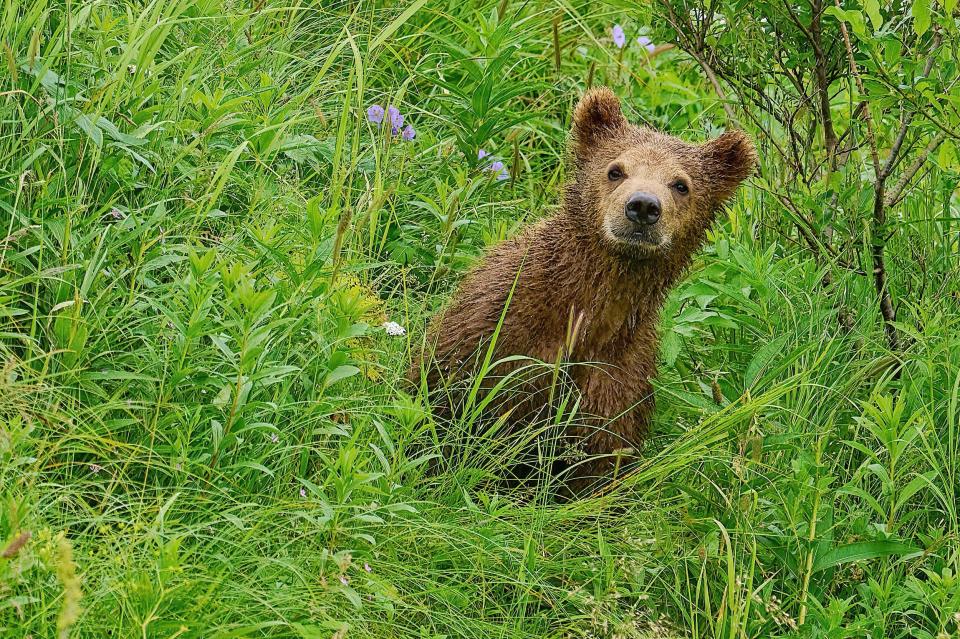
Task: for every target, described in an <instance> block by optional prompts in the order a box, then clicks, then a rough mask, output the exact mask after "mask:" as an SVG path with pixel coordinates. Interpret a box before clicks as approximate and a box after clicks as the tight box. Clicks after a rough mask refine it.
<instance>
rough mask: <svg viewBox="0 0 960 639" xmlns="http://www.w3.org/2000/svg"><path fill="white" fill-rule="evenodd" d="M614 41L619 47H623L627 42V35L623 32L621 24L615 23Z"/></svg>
mask: <svg viewBox="0 0 960 639" xmlns="http://www.w3.org/2000/svg"><path fill="white" fill-rule="evenodd" d="M613 43H614V44H615V45H617V48H618V49H622V48H623V45H625V44H626V43H627V36H626V34H625V33H624V32H623V27H621V26H620V25H619V24H615V25H613Z"/></svg>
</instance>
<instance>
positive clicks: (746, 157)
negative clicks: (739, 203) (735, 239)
mask: <svg viewBox="0 0 960 639" xmlns="http://www.w3.org/2000/svg"><path fill="white" fill-rule="evenodd" d="M700 153H701V159H702V162H703V173H704V175H705V176H706V178H707V179H708V180H710V183H711V190H712V191H713V193H715V194H716V197H717V201H721V202H722V201H723V200H726V199H727V198H729V197H730V196H731V195H733V192H734V191H736V190H737V187H738V186H740V183H741V182H743V181H744V180H745V179H746V178H747V177H748V176H749V175H750V174H751V173H753V168H754V167H755V166H756V164H757V149H756V147H754V146H753V141H752V140H751V139H750V138H749V137H747V134H746V133H744V132H743V131H735V130H734V131H726V132H725V133H724V134H723V135H721V136H720V137H718V138H716V139H714V140H710V141H709V142H707V143H706V144H703V145H701V146H700Z"/></svg>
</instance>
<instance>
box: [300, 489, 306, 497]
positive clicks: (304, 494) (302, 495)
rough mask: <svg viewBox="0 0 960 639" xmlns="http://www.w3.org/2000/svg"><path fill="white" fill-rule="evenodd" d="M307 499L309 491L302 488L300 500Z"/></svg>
mask: <svg viewBox="0 0 960 639" xmlns="http://www.w3.org/2000/svg"><path fill="white" fill-rule="evenodd" d="M306 498H307V489H306V488H301V489H300V499H306Z"/></svg>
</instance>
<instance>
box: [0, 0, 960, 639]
mask: <svg viewBox="0 0 960 639" xmlns="http://www.w3.org/2000/svg"><path fill="white" fill-rule="evenodd" d="M324 7H328V8H324ZM645 15H646V14H645V13H644V12H643V11H640V10H636V9H630V10H627V11H623V10H620V9H617V8H611V6H610V5H606V4H600V3H592V2H586V1H583V0H576V1H574V2H565V1H564V2H561V1H557V2H553V1H544V2H530V3H521V2H513V1H510V0H505V1H496V2H494V1H488V2H479V3H467V2H448V1H445V0H428V1H424V0H419V1H417V2H412V3H408V2H400V3H391V2H359V3H332V8H331V3H302V4H300V3H296V2H294V3H280V2H274V1H273V0H266V1H265V2H254V3H233V2H223V1H221V0H202V1H192V0H173V1H170V2H164V1H160V0H156V1H154V2H123V1H119V0H118V1H113V2H75V3H73V2H71V3H65V4H64V3H54V2H47V1H45V0H39V1H37V2H22V1H20V0H6V2H5V3H4V5H3V11H2V17H0V48H2V49H3V53H2V55H0V57H2V58H3V60H4V61H3V63H2V64H0V251H2V252H0V497H2V500H0V544H3V548H8V550H9V551H10V552H8V553H5V554H4V555H3V557H0V635H2V636H3V637H22V638H26V637H34V638H39V637H54V636H61V637H67V636H70V637H108V636H112V637H143V638H146V637H157V638H160V637H163V638H173V637H301V638H314V637H338V638H340V639H342V638H344V637H421V638H427V637H430V638H434V637H436V638H439V637H451V638H452V637H477V638H481V637H482V638H489V637H557V638H560V637H609V638H613V637H673V636H677V637H680V636H691V637H718V638H719V637H729V638H731V639H732V638H735V637H781V636H783V637H787V636H802V637H829V638H840V637H923V638H931V639H933V638H935V637H936V638H938V639H939V638H941V637H957V636H960V616H958V615H960V584H958V581H957V575H958V573H960V539H958V536H960V513H958V503H960V500H958V497H960V495H958V492H960V423H958V419H960V410H958V408H960V407H958V403H960V337H958V334H960V332H958V331H960V314H958V312H957V311H958V295H957V284H956V282H957V280H956V279H951V278H953V276H955V275H956V251H957V245H956V242H957V239H956V234H955V233H952V234H951V231H950V218H955V217H956V215H957V208H958V202H957V198H956V195H955V194H952V192H953V189H954V188H955V186H956V171H955V169H951V168H950V167H949V166H940V165H938V166H936V167H934V168H932V169H931V170H930V171H929V172H925V173H924V174H923V175H922V176H921V178H920V179H919V180H918V181H917V183H916V184H915V187H914V188H913V191H912V195H911V197H910V198H908V199H907V200H906V201H905V203H904V204H903V206H901V208H900V209H899V210H900V211H901V212H902V213H903V216H904V220H905V221H906V222H907V223H905V224H903V225H902V228H900V229H898V232H897V233H896V236H895V237H894V238H893V239H892V240H891V243H890V245H889V247H890V252H891V266H890V268H891V273H892V274H891V277H892V285H891V286H892V287H894V290H895V292H896V294H897V299H899V300H901V307H900V309H899V310H900V323H901V325H902V330H903V331H904V332H905V333H907V334H908V335H909V336H910V337H911V340H910V342H909V344H908V345H907V347H906V348H905V349H904V350H903V351H902V352H896V353H894V352H891V351H889V350H888V349H887V347H886V345H885V341H884V335H883V329H882V326H881V325H880V322H879V316H878V313H877V310H876V299H875V298H876V295H875V292H874V290H873V288H872V286H871V283H870V281H869V278H864V277H862V276H860V275H858V274H856V273H853V272H851V271H850V270H845V269H842V268H837V267H831V266H829V265H826V266H824V265H822V264H820V263H818V262H817V261H816V260H815V259H814V258H813V257H812V256H811V255H810V254H809V253H808V252H806V250H805V249H804V247H803V246H802V245H801V244H800V243H799V242H798V241H797V239H796V237H795V236H794V234H793V231H792V230H791V229H792V224H791V221H790V218H789V215H787V214H786V212H785V211H784V210H783V209H782V208H781V207H780V206H779V204H778V201H777V200H776V199H775V198H774V197H772V196H771V195H770V194H769V192H768V191H769V189H768V188H767V187H766V185H767V183H766V182H765V181H762V180H760V179H759V178H758V179H756V180H753V181H750V182H749V183H748V185H747V186H746V187H745V188H744V189H743V190H742V191H741V194H740V195H739V196H738V199H737V200H736V201H735V202H734V203H732V204H731V206H730V208H729V211H728V213H727V214H726V215H725V216H722V217H723V219H722V220H721V222H720V223H719V224H718V226H717V228H716V229H715V233H714V234H713V235H712V236H711V239H710V242H709V245H708V247H707V248H706V250H705V251H704V253H703V254H702V255H701V256H700V257H699V258H698V259H697V261H696V263H695V266H694V268H693V271H692V273H691V275H690V277H689V278H687V280H686V281H685V282H684V283H683V284H682V285H681V286H680V287H679V288H678V289H677V290H676V291H675V293H674V294H673V295H672V296H671V298H670V300H669V302H668V305H667V309H666V311H665V313H664V321H663V332H664V335H665V338H664V347H663V363H662V366H661V375H660V378H659V380H658V382H657V384H658V410H657V414H656V418H655V424H656V425H655V432H654V436H653V437H652V439H651V441H650V443H649V446H648V447H647V449H646V450H645V451H644V458H643V460H642V461H641V462H640V463H639V464H638V465H637V466H636V467H635V468H633V469H632V473H631V474H630V475H629V476H628V477H627V478H626V479H625V480H623V481H621V482H619V483H618V484H617V485H616V486H615V487H614V488H613V489H611V490H609V491H607V492H604V493H603V494H599V495H596V496H594V497H592V498H589V499H583V500H578V501H575V502H571V503H555V502H554V501H553V500H551V499H549V498H548V496H547V494H546V491H545V490H539V491H535V494H533V496H532V497H531V495H530V494H525V495H523V496H520V495H516V494H512V493H510V492H509V491H507V492H504V491H502V490H499V489H498V488H497V486H496V485H495V484H491V482H489V481H488V479H489V478H490V473H491V472H493V473H495V472H497V470H498V467H499V466H500V465H502V463H503V460H502V459H500V458H498V457H497V455H496V454H494V453H492V452H491V450H490V449H489V447H487V446H485V445H483V444H482V443H481V444H477V443H470V442H462V446H463V447H464V450H463V455H461V457H462V458H463V459H465V460H466V461H464V462H462V463H459V464H456V465H455V466H454V467H452V468H448V469H446V470H445V471H444V472H442V473H439V474H431V473H428V472H427V469H428V466H429V465H430V463H431V462H430V459H429V457H430V456H431V453H433V452H434V451H433V449H431V448H430V446H429V443H427V444H426V447H425V442H430V441H432V438H433V433H434V432H435V431H436V428H437V426H438V425H437V424H435V423H434V421H433V419H432V418H431V417H430V416H429V411H428V410H426V406H425V403H424V399H423V397H422V396H419V395H418V394H417V393H416V392H414V391H413V389H410V388H407V387H405V386H404V384H403V383H402V378H403V375H404V372H405V371H406V368H407V366H408V365H409V361H410V357H411V354H413V353H414V352H415V351H416V350H417V349H418V347H419V344H420V340H421V339H422V334H423V328H424V326H425V324H426V321H427V320H428V318H429V317H431V316H432V315H433V314H434V313H435V312H436V311H437V310H438V309H439V308H440V307H441V306H442V304H443V303H444V301H445V300H446V299H447V297H448V296H449V294H450V292H451V291H452V289H453V288H454V286H455V285H456V283H457V281H458V280H459V278H460V276H461V275H462V274H463V272H464V271H465V269H466V268H468V267H469V265H470V264H471V263H472V262H473V261H474V260H475V259H476V257H477V256H478V255H480V253H481V252H482V250H483V247H484V246H486V245H489V244H492V243H494V242H496V241H497V240H499V239H502V238H504V237H507V236H509V235H510V234H512V233H514V232H515V231H516V229H517V228H519V227H520V226H521V225H522V224H523V223H525V222H527V221H530V220H535V219H537V218H539V217H540V216H542V215H544V214H545V213H546V212H548V211H549V210H550V208H551V207H553V206H555V205H556V203H557V202H558V197H559V187H560V184H561V183H562V179H563V174H564V170H563V159H564V153H565V151H564V145H565V136H566V130H567V128H568V123H569V113H570V110H571V106H572V104H573V102H574V101H575V99H576V98H577V96H578V95H579V93H580V92H581V91H582V90H583V89H584V87H585V86H586V83H587V82H588V79H589V80H590V81H591V82H592V83H593V84H601V83H603V84H607V85H610V86H613V87H615V88H616V90H617V92H618V93H619V94H620V95H622V96H623V97H624V99H625V103H626V105H627V109H628V111H629V115H630V117H631V118H633V119H635V120H643V121H646V122H649V123H651V124H654V125H657V126H660V127H663V128H666V129H668V130H670V131H671V132H674V133H677V134H680V135H683V136H686V137H688V138H690V139H704V138H706V137H707V136H709V135H712V134H713V133H715V132H716V131H718V130H719V129H721V128H722V125H723V110H722V109H721V106H720V104H719V103H718V101H717V100H716V98H715V97H714V93H713V92H712V90H711V87H710V85H709V83H707V82H706V81H705V80H704V79H702V77H701V75H700V72H699V69H698V68H697V67H696V65H694V64H693V63H692V62H691V60H690V59H689V58H687V57H686V56H685V55H684V54H682V53H680V52H679V51H676V50H670V51H665V52H663V53H659V54H658V55H656V56H654V57H652V58H648V57H647V56H646V54H645V53H644V52H643V50H642V49H640V48H639V47H637V46H636V45H635V44H634V45H633V46H631V47H627V48H626V49H625V50H623V51H620V50H617V49H616V48H615V47H613V45H612V44H611V42H610V37H609V27H610V25H611V24H612V23H613V22H616V21H620V22H623V23H624V24H625V25H627V24H629V25H630V26H631V28H633V29H634V30H636V29H637V28H639V27H641V26H644V21H645V18H644V16H645ZM555 28H556V30H555ZM653 33H654V35H656V32H653ZM634 37H635V36H634ZM557 44H559V45H560V47H559V49H558V48H557ZM375 103H376V104H381V105H383V106H384V107H386V106H387V105H388V104H395V105H398V106H399V108H400V110H401V111H402V112H403V114H404V116H405V117H406V122H407V123H411V124H412V125H413V126H414V127H415V128H416V132H417V135H416V138H415V140H414V141H412V142H407V141H404V140H402V139H400V138H398V137H396V136H388V135H386V134H385V131H384V130H383V129H381V128H379V127H377V126H376V125H373V124H371V123H370V122H368V121H367V119H366V109H367V107H368V106H369V105H371V104H375ZM481 148H483V149H485V150H487V151H489V152H490V153H491V154H493V155H496V156H497V157H499V158H502V160H503V161H504V162H505V164H506V165H507V167H508V168H509V171H510V178H509V179H508V180H502V181H499V180H496V179H495V176H494V174H493V173H491V172H490V171H487V170H485V168H484V162H481V161H479V160H478V159H477V151H478V149H481ZM863 153H864V158H863V159H864V162H866V151H863ZM487 161H489V160H487ZM778 170H781V169H780V168H779V167H776V166H770V165H765V166H764V167H763V168H762V173H763V174H765V175H769V174H771V173H776V172H777V171H778ZM944 220H946V221H944ZM918 255H919V256H920V257H917V256H918ZM928 269H929V272H928ZM828 272H829V273H830V274H831V278H830V279H829V280H825V279H824V275H825V274H826V273H828ZM950 274H952V275H950ZM942 277H947V280H946V282H947V283H946V284H944V282H942V281H939V280H938V278H942ZM388 320H390V321H396V322H398V323H399V324H401V325H402V326H403V327H405V328H406V329H407V334H406V336H404V337H395V336H390V335H388V334H387V333H386V332H385V331H384V329H383V328H382V327H381V325H382V323H383V322H385V321H388ZM26 532H29V533H30V534H31V535H32V537H31V538H30V539H29V540H26V538H25V537H22V535H23V534H24V533H26ZM18 539H19V541H17V540H18ZM23 541H26V543H24V544H23V545H22V547H20V542H23ZM8 554H9V555H10V556H7V555H8ZM800 624H802V625H800ZM797 625H800V627H799V629H796V630H795V629H794V628H795V627H796V626H797Z"/></svg>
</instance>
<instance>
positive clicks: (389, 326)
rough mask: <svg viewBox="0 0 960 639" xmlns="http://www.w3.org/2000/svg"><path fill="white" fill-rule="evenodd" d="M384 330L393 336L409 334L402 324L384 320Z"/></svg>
mask: <svg viewBox="0 0 960 639" xmlns="http://www.w3.org/2000/svg"><path fill="white" fill-rule="evenodd" d="M383 330H385V331H386V332H387V335H390V336H391V337H403V336H404V335H406V334H407V329H405V328H404V327H402V326H400V325H399V324H397V323H396V322H384V323H383Z"/></svg>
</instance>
